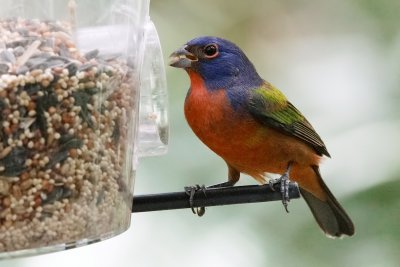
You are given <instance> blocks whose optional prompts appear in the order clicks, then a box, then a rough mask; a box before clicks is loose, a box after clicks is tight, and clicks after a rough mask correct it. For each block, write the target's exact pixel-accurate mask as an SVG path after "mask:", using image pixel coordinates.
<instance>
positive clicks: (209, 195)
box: [132, 182, 300, 212]
mask: <svg viewBox="0 0 400 267" xmlns="http://www.w3.org/2000/svg"><path fill="white" fill-rule="evenodd" d="M279 186H280V185H279V184H275V185H274V189H275V191H274V190H272V189H271V187H270V186H269V185H250V186H233V187H224V188H213V189H206V191H205V194H204V192H202V191H201V190H200V191H197V192H196V193H195V195H194V201H193V206H194V207H209V206H220V205H232V204H244V203H255V202H266V201H276V200H281V199H282V195H281V192H280V188H279ZM289 197H290V199H295V198H299V197H300V192H299V187H298V185H297V183H292V182H291V183H290V184H289ZM186 208H190V206H189V196H188V195H187V194H186V192H172V193H162V194H150V195H138V196H134V197H133V206H132V212H147V211H159V210H173V209H186Z"/></svg>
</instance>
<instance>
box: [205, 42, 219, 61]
mask: <svg viewBox="0 0 400 267" xmlns="http://www.w3.org/2000/svg"><path fill="white" fill-rule="evenodd" d="M203 52H204V55H205V57H206V58H215V57H216V56H218V46H217V45H216V44H209V45H206V46H205V47H204V49H203Z"/></svg>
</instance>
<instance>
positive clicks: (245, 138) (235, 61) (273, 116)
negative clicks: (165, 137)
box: [170, 36, 354, 237]
mask: <svg viewBox="0 0 400 267" xmlns="http://www.w3.org/2000/svg"><path fill="white" fill-rule="evenodd" d="M170 60H171V61H170V65H171V66H173V67H177V68H183V69H185V70H186V72H187V73H188V74H189V77H190V83H191V85H190V89H189V91H188V93H187V96H186V100H185V107H184V110H185V116H186V119H187V121H188V123H189V125H190V127H191V128H192V130H193V131H194V133H195V134H196V135H197V136H198V137H199V138H200V140H201V141H202V142H203V143H204V144H206V145H207V146H208V147H209V148H210V149H211V150H213V151H214V152H215V153H216V154H218V155H219V156H220V157H222V158H223V159H224V160H225V162H226V164H227V165H228V181H227V182H225V183H223V184H220V185H218V186H233V185H234V184H235V183H236V182H237V181H238V180H239V177H240V173H245V174H248V175H250V176H251V177H253V178H254V179H255V180H257V181H258V182H259V183H261V184H265V183H266V182H267V174H269V173H274V174H282V176H281V180H280V181H281V183H282V188H283V190H282V193H283V202H284V204H285V206H286V205H287V201H288V199H287V192H285V189H286V190H287V185H288V179H289V177H290V179H291V180H293V181H295V182H297V183H298V184H299V188H300V193H301V195H302V196H303V198H304V199H305V201H306V203H307V204H308V206H309V207H310V209H311V212H312V214H313V215H314V217H315V219H316V221H317V223H318V224H319V226H320V227H321V229H322V230H323V231H324V232H325V234H326V235H328V236H331V237H340V236H342V235H349V236H351V235H353V234H354V225H353V222H352V221H351V219H350V217H349V216H348V215H347V213H346V212H345V210H344V209H343V208H342V206H341V205H340V204H339V202H338V201H337V200H336V199H335V197H334V196H333V194H332V193H331V191H330V190H329V189H328V187H327V186H326V184H325V183H324V181H323V180H322V178H321V175H320V172H319V163H320V161H321V158H322V157H323V156H324V155H325V156H328V157H330V155H329V153H328V151H327V149H326V146H325V144H324V143H323V141H322V140H321V138H320V136H319V135H318V134H317V133H316V131H315V130H314V128H313V127H312V126H311V124H310V123H309V122H308V121H307V119H306V118H305V117H304V116H303V115H302V114H301V112H300V111H299V110H298V109H297V108H296V107H295V106H294V105H293V104H292V103H291V102H289V101H288V99H287V98H286V97H285V95H284V94H283V93H282V92H281V91H279V90H278V89H277V88H276V87H274V86H273V85H272V84H270V83H269V82H267V81H265V80H263V79H262V78H261V77H260V76H259V74H258V73H257V71H256V69H255V68H254V66H253V64H252V63H251V62H250V60H249V59H248V58H247V57H246V55H245V54H244V53H243V52H242V50H241V49H240V48H239V47H238V46H236V45H235V44H234V43H232V42H230V41H228V40H225V39H222V38H218V37H210V36H205V37H198V38H195V39H193V40H191V41H189V42H187V43H186V44H185V45H184V46H183V47H181V48H179V49H178V50H176V51H175V52H174V53H172V54H171V56H170Z"/></svg>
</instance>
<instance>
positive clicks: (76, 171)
mask: <svg viewBox="0 0 400 267" xmlns="http://www.w3.org/2000/svg"><path fill="white" fill-rule="evenodd" d="M136 85H137V81H136V75H135V70H134V69H133V67H132V64H128V62H127V60H126V59H125V58H123V57H122V56H120V55H104V54H102V53H101V50H98V49H94V50H92V51H88V52H85V53H84V52H82V51H80V50H79V49H78V48H77V47H76V45H75V43H74V40H73V38H72V35H71V27H70V25H69V24H67V23H64V22H59V21H41V20H36V19H32V20H31V19H21V18H12V19H4V20H0V252H6V251H14V250H20V249H30V248H38V247H45V246H52V245H56V244H67V246H68V245H73V243H74V242H75V241H78V240H82V239H86V240H92V239H96V238H103V237H107V236H111V235H114V234H116V233H119V232H121V231H123V230H125V229H126V228H127V226H128V225H129V220H130V217H129V214H130V208H131V207H130V205H131V204H130V203H131V201H130V197H131V194H130V188H131V176H132V173H131V172H132V170H131V169H132V168H131V162H132V158H131V157H132V155H131V153H132V145H133V143H132V142H133V140H131V139H132V138H131V137H132V136H133V129H132V126H133V125H134V122H135V118H134V116H135V110H136V99H137V95H136V93H137V92H136V87H135V86H136Z"/></svg>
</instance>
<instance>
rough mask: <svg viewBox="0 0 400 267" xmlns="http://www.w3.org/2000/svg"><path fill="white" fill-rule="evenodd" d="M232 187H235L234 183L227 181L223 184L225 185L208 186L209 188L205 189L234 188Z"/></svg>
mask: <svg viewBox="0 0 400 267" xmlns="http://www.w3.org/2000/svg"><path fill="white" fill-rule="evenodd" d="M234 185H235V182H234V181H228V182H225V183H220V184H215V185H210V186H207V187H206V188H207V189H212V188H223V187H231V186H234Z"/></svg>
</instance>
